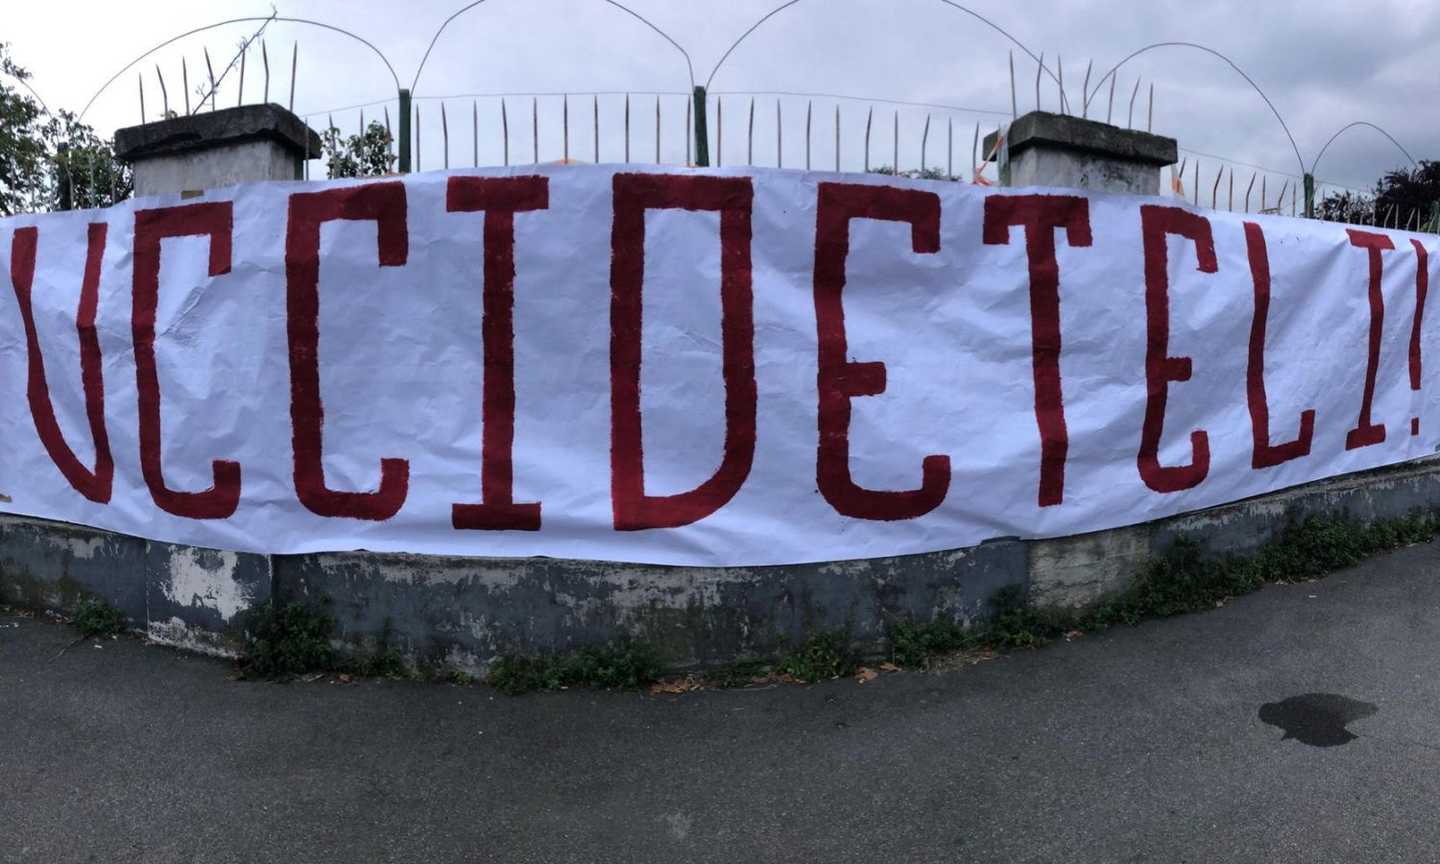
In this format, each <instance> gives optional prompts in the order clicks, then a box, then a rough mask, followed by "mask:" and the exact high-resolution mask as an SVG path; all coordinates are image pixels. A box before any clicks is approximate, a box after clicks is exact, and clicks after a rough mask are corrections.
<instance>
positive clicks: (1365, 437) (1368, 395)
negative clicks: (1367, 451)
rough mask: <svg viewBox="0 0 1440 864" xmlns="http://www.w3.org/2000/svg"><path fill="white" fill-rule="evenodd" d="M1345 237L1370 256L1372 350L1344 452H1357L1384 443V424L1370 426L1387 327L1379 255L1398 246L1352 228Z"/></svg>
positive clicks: (1367, 232) (1385, 238) (1385, 237)
mask: <svg viewBox="0 0 1440 864" xmlns="http://www.w3.org/2000/svg"><path fill="white" fill-rule="evenodd" d="M1346 233H1347V234H1349V235H1350V245H1352V246H1358V247H1360V248H1361V249H1365V250H1367V251H1368V252H1369V253H1370V350H1369V353H1368V355H1367V359H1366V361H1365V392H1364V393H1363V394H1362V395H1361V397H1360V419H1359V420H1357V421H1356V423H1355V428H1354V429H1351V430H1350V431H1349V432H1348V433H1346V435H1345V449H1346V450H1356V449H1359V448H1361V447H1368V446H1370V445H1371V444H1379V443H1380V442H1381V441H1384V440H1385V424H1383V423H1372V422H1370V404H1371V402H1372V401H1374V399H1375V373H1376V371H1377V370H1378V369H1379V368H1380V337H1381V331H1382V330H1383V329H1384V326H1385V295H1384V294H1383V293H1381V290H1380V278H1381V276H1383V275H1384V272H1385V265H1384V263H1383V262H1382V261H1381V260H1380V253H1381V252H1382V251H1384V250H1387V249H1394V248H1395V244H1394V243H1392V242H1390V238H1389V237H1387V236H1385V235H1384V234H1376V233H1374V232H1373V231H1357V230H1356V229H1354V228H1349V229H1346Z"/></svg>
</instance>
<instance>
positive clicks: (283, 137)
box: [115, 102, 321, 163]
mask: <svg viewBox="0 0 1440 864" xmlns="http://www.w3.org/2000/svg"><path fill="white" fill-rule="evenodd" d="M247 141H274V142H275V143H277V144H279V145H280V146H281V147H284V148H285V149H286V150H288V151H290V152H292V153H294V154H295V155H296V156H297V157H308V158H315V157H318V156H320V155H321V149H320V136H319V135H318V134H316V132H315V130H314V129H311V128H310V127H309V126H307V125H306V124H305V121H303V120H301V119H300V118H299V117H297V116H295V115H294V114H292V113H291V112H289V111H287V110H285V109H284V108H282V107H280V106H279V105H276V104H274V103H273V102H272V103H269V104H262V105H241V106H239V107H237V108H222V109H221V110H219V111H204V112H201V113H199V114H190V115H187V116H181V117H172V118H169V119H167V120H159V121H156V122H154V123H144V124H142V125H139V126H129V127H126V128H124V129H119V130H117V131H116V132H115V157H116V158H117V159H119V160H120V161H122V162H132V163H133V162H138V161H143V160H145V159H153V158H155V157H157V156H171V155H174V154H177V153H187V152H193V151H196V150H213V149H215V148H217V147H224V146H227V145H232V144H240V143H244V142H247Z"/></svg>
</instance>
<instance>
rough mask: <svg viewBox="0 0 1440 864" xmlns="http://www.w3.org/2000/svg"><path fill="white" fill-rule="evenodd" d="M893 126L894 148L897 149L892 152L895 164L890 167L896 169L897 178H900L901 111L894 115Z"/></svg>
mask: <svg viewBox="0 0 1440 864" xmlns="http://www.w3.org/2000/svg"><path fill="white" fill-rule="evenodd" d="M893 126H894V136H895V138H894V144H893V146H894V148H895V149H894V150H893V151H892V153H891V159H892V160H894V161H893V164H892V165H891V166H890V167H892V168H894V169H895V176H897V177H898V176H900V112H899V111H896V112H895V114H894V117H893Z"/></svg>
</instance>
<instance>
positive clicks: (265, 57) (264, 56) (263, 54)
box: [260, 39, 270, 105]
mask: <svg viewBox="0 0 1440 864" xmlns="http://www.w3.org/2000/svg"><path fill="white" fill-rule="evenodd" d="M260 65H261V66H262V67H263V68H264V69H265V88H264V90H265V93H264V99H265V103H264V104H266V105H269V104H270V51H269V50H268V49H267V48H266V47H265V40H264V39H261V40H260Z"/></svg>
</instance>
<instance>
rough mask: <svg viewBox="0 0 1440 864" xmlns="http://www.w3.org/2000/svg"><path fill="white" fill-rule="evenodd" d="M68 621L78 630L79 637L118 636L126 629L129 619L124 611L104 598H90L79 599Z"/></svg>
mask: <svg viewBox="0 0 1440 864" xmlns="http://www.w3.org/2000/svg"><path fill="white" fill-rule="evenodd" d="M70 623H71V624H72V625H74V626H75V628H76V629H77V630H79V631H80V636H81V638H85V639H88V638H94V637H100V636H118V635H120V634H122V633H124V632H125V631H126V629H128V626H129V623H130V620H129V619H128V618H127V617H126V616H125V613H124V612H121V611H120V610H119V609H116V608H115V607H114V606H111V605H110V604H109V603H107V602H105V601H104V600H100V599H96V598H90V599H87V600H81V601H80V604H79V605H78V606H76V607H75V614H74V615H73V616H71V618H70Z"/></svg>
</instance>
